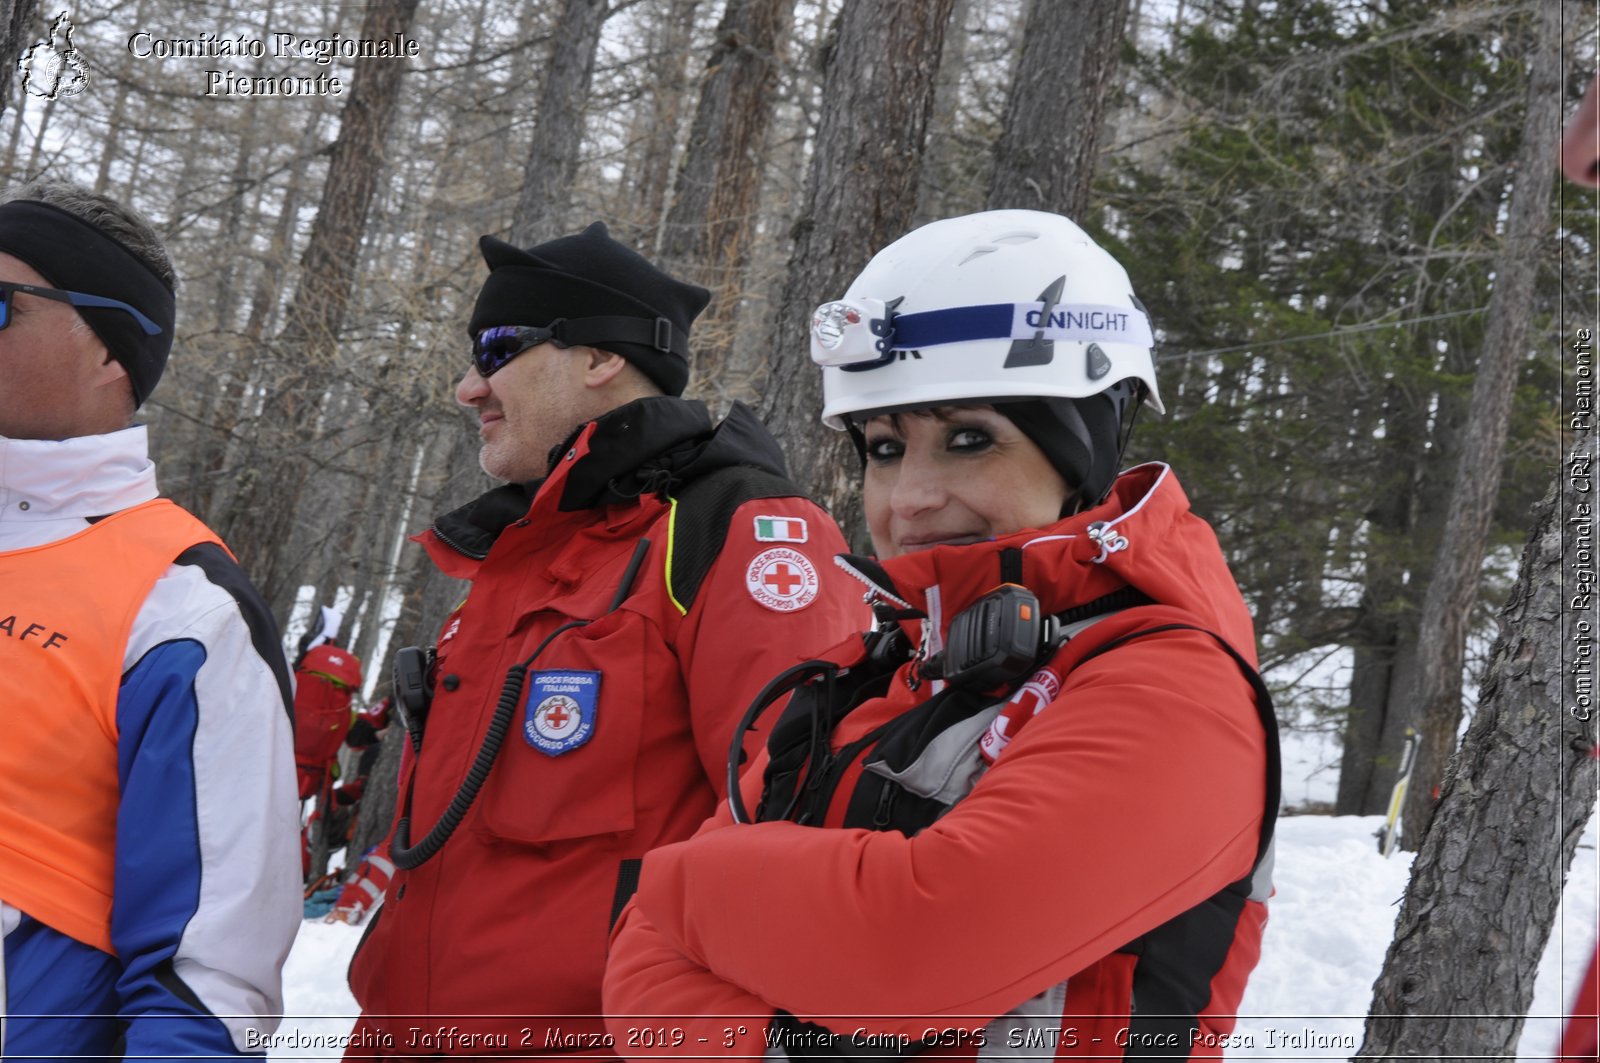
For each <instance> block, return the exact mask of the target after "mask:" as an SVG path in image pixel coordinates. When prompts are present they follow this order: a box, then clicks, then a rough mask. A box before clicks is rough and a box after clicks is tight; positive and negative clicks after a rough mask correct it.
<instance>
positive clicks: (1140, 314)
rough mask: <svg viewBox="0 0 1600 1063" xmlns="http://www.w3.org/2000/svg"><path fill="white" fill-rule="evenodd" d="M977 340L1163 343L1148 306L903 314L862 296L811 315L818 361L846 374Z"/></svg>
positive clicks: (1004, 307) (992, 307)
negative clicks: (904, 354) (905, 354)
mask: <svg viewBox="0 0 1600 1063" xmlns="http://www.w3.org/2000/svg"><path fill="white" fill-rule="evenodd" d="M899 302H900V300H899V299H895V300H894V303H899ZM972 340H1031V341H1034V342H1040V341H1055V340H1067V341H1072V342H1077V343H1126V344H1131V345H1134V346H1139V347H1150V346H1151V345H1153V344H1154V343H1155V338H1154V337H1153V336H1152V335H1151V333H1150V319H1149V318H1148V317H1146V316H1145V313H1144V311H1143V310H1142V309H1140V308H1138V307H1137V306H1111V305H1107V304H1104V303H1079V304H1075V305H1065V306H1064V305H1062V304H1059V303H1053V302H1047V301H1039V302H1029V303H989V304H986V305H983V306H955V307H947V308H945V309H942V310H930V311H926V312H924V313H920V314H896V313H894V312H893V310H892V308H891V304H887V303H885V302H884V301H883V300H881V299H873V298H871V297H869V296H857V297H855V298H853V299H836V300H834V301H833V302H830V303H823V304H822V305H821V306H819V307H817V309H816V310H815V311H814V312H813V313H812V315H811V360H812V361H814V362H816V363H817V364H818V365H821V366H829V367H835V368H840V369H846V370H859V369H868V368H874V367H876V366H879V365H886V364H888V362H889V361H891V355H892V354H893V352H895V351H916V350H921V349H923V348H925V347H938V346H942V345H944V344H948V343H967V342H969V341H972Z"/></svg>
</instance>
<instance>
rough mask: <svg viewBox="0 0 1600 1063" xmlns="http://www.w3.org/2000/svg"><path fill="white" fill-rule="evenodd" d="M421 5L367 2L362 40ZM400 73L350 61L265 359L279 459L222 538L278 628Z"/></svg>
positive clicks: (264, 460)
mask: <svg viewBox="0 0 1600 1063" xmlns="http://www.w3.org/2000/svg"><path fill="white" fill-rule="evenodd" d="M417 3H418V0H394V2H393V3H388V4H374V5H372V6H371V7H369V8H368V9H367V15H366V19H365V20H364V22H363V24H362V28H361V36H362V37H363V38H369V39H374V40H381V39H384V38H389V37H393V36H394V35H395V34H400V33H404V32H406V31H407V30H408V29H409V28H410V26H411V22H412V19H413V17H414V16H415V15H416V11H417ZM405 70H406V64H405V63H403V62H398V61H395V60H392V59H373V60H366V61H362V60H358V61H357V63H356V70H355V75H354V77H353V79H352V82H351V89H350V102H349V103H348V104H346V105H345V108H344V112H343V114H342V116H341V118H340V124H339V135H338V137H337V138H336V139H335V140H334V143H333V149H332V153H331V158H330V160H329V163H328V176H327V180H326V183H325V184H324V185H323V190H322V200H321V202H320V204H319V205H318V208H317V218H316V221H315V222H314V223H313V224H312V227H311V238H310V240H309V242H308V243H307V244H306V249H305V253H304V254H303V255H302V256H301V259H300V276H299V280H298V282H297V284H296V286H295V294H294V299H293V300H292V302H291V303H290V306H289V315H288V318H287V320H286V321H285V322H284V327H283V331H282V332H281V333H280V334H279V336H278V338H277V339H276V340H275V341H274V342H273V344H272V345H271V353H270V354H269V357H270V358H272V359H273V360H275V361H277V362H278V363H279V364H280V365H281V366H282V367H283V368H284V369H285V372H284V373H283V379H282V380H281V381H280V382H279V384H278V385H277V389H276V391H275V393H274V394H272V395H271V396H269V398H268V403H267V408H266V410H265V411H264V415H263V416H264V420H266V421H267V422H268V423H270V424H272V426H273V428H274V429H275V431H276V433H277V437H278V439H279V440H280V443H281V445H280V447H279V448H278V453H271V452H268V453H264V454H259V455H258V457H257V458H256V460H254V461H252V462H251V463H250V464H251V467H250V468H249V469H248V470H247V472H246V479H245V483H244V485H243V487H242V488H241V490H240V492H239V494H238V495H237V496H236V497H235V499H234V506H233V520H232V521H230V527H229V528H228V530H227V532H226V535H227V538H228V539H229V541H230V542H231V543H233V544H234V547H235V549H236V550H237V552H238V554H239V556H240V557H241V558H243V559H245V563H246V565H247V566H248V569H249V573H250V577H251V579H252V580H253V582H254V583H255V584H256V586H257V587H259V588H260V589H261V593H262V595H263V596H264V597H265V598H266V599H267V601H268V602H269V603H270V604H271V605H272V607H273V613H274V615H276V616H277V617H278V618H279V619H280V621H281V620H282V619H283V618H284V616H285V614H286V613H287V612H288V608H289V606H290V605H291V604H292V602H293V594H294V585H295V582H296V578H297V577H296V572H297V569H298V568H299V565H298V561H297V559H296V558H295V557H294V556H293V553H292V550H291V544H292V542H293V540H294V539H295V536H293V534H292V531H293V528H294V526H295V522H296V520H297V518H299V517H300V516H301V515H300V513H299V509H300V506H299V501H300V498H301V493H302V489H303V487H304V485H305V482H306V480H307V478H308V477H309V476H310V474H311V472H312V469H313V466H312V464H311V462H310V460H309V445H310V439H309V438H308V437H309V434H310V433H312V432H313V430H314V428H315V426H316V424H317V420H318V413H319V411H320V409H321V407H322V403H323V401H324V398H325V394H324V393H325V390H326V381H327V380H328V379H330V374H329V373H328V371H327V370H328V368H329V367H330V366H331V365H332V363H333V360H334V354H335V352H336V346H337V341H338V335H339V329H340V328H341V326H342V325H343V322H344V317H345V312H346V309H347V308H348V306H349V303H350V293H351V289H352V288H353V287H354V285H355V274H356V267H357V264H358V262H359V261H360V253H361V241H362V239H363V238H364V236H365V235H366V230H367V214H368V211H369V209H370V207H371V203H372V199H373V196H374V194H375V193H376V191H377V188H378V177H379V174H380V173H381V172H382V170H383V159H384V151H383V146H384V139H385V136H386V135H387V132H388V128H389V124H390V121H391V119H392V118H393V115H394V111H395V107H396V105H397V103H398V102H399V96H400V93H399V89H400V81H401V78H402V76H403V75H404V73H405Z"/></svg>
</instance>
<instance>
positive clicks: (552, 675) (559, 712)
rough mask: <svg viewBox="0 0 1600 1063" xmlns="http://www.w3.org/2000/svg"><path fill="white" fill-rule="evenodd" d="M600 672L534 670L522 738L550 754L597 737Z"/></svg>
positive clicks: (563, 751)
mask: <svg viewBox="0 0 1600 1063" xmlns="http://www.w3.org/2000/svg"><path fill="white" fill-rule="evenodd" d="M599 703H600V673H599V672H534V673H532V674H530V675H529V676H528V697H527V701H526V702H525V704H526V711H525V712H524V714H523V718H522V737H523V738H526V739H527V740H528V744H529V745H530V746H532V747H533V748H534V749H537V750H538V751H539V752H541V753H544V754H546V755H548V756H552V757H559V756H560V755H561V754H563V753H570V752H572V751H573V750H574V749H577V748H578V747H579V746H581V745H583V744H584V743H585V742H587V741H589V739H591V738H593V737H594V717H595V707H596V706H597V705H598V704H599Z"/></svg>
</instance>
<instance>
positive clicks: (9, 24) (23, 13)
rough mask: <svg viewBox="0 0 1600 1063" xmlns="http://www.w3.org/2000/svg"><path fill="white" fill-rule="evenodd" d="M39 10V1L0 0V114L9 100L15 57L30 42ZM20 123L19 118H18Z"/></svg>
mask: <svg viewBox="0 0 1600 1063" xmlns="http://www.w3.org/2000/svg"><path fill="white" fill-rule="evenodd" d="M38 10H39V0H0V56H4V57H5V60H4V61H3V62H0V114H4V113H5V110H6V102H7V101H8V100H10V99H11V81H12V78H13V77H15V75H16V72H17V61H16V59H15V57H16V56H18V55H21V54H22V50H23V49H24V48H26V47H27V46H28V45H29V44H30V43H32V42H31V41H29V40H28V38H29V36H30V35H31V34H32V33H33V29H34V26H33V22H34V15H35V13H37V12H38ZM18 120H19V121H20V116H18Z"/></svg>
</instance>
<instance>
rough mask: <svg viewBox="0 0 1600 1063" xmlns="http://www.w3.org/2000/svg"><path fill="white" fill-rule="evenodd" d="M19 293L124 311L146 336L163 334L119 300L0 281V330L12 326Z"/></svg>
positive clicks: (154, 325) (60, 301) (141, 315)
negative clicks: (13, 297)
mask: <svg viewBox="0 0 1600 1063" xmlns="http://www.w3.org/2000/svg"><path fill="white" fill-rule="evenodd" d="M17 292H22V293H23V294H24V295H37V296H38V297H39V298H41V299H53V300H54V301H56V302H58V303H71V304H72V305H73V306H87V307H103V308H105V309H108V310H123V311H126V312H127V313H129V314H132V315H133V319H134V320H135V321H137V322H138V323H139V327H140V328H142V329H144V334H145V335H146V336H155V335H158V334H159V333H160V332H161V326H160V325H158V324H156V323H155V322H154V321H151V320H150V319H149V318H147V317H145V316H144V315H143V314H141V313H140V312H139V311H138V310H136V309H134V308H133V307H131V306H129V305H128V304H127V303H124V302H122V301H121V300H118V299H107V298H106V297H105V296H103V295H86V294H84V293H83V292H67V291H62V290H61V289H60V288H39V287H36V286H35V285H32V284H17V283H15V282H14V281H0V329H3V328H5V327H6V326H7V325H9V324H11V297H12V296H13V295H15V294H16V293H17Z"/></svg>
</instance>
